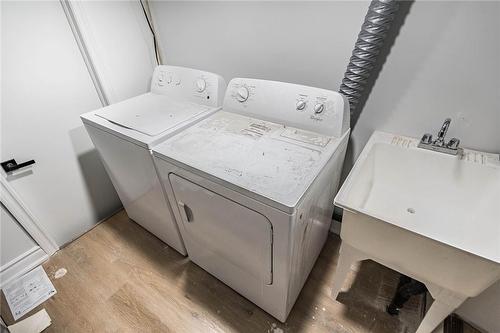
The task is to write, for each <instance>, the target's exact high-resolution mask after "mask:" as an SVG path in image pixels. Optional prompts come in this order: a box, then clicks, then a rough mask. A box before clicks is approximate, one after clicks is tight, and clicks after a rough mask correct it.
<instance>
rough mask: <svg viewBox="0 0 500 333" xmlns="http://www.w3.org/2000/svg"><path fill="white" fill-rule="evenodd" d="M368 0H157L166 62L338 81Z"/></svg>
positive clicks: (323, 83)
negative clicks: (231, 0) (288, 1)
mask: <svg viewBox="0 0 500 333" xmlns="http://www.w3.org/2000/svg"><path fill="white" fill-rule="evenodd" d="M368 3H369V2H368V1H351V2H314V3H307V2H291V3H284V2H215V3H212V2H191V1H187V2H171V1H165V2H162V1H151V2H150V8H151V11H152V14H153V18H154V22H155V26H156V29H157V30H158V33H159V37H160V38H159V41H160V45H161V46H162V50H163V51H164V62H166V63H167V64H171V65H180V66H188V67H194V68H199V69H203V70H208V71H212V72H215V73H218V74H220V75H222V76H223V77H224V78H225V79H226V81H227V82H229V80H231V79H232V78H234V77H253V78H260V79H270V80H277V81H285V82H292V83H299V84H305V85H312V86H317V87H321V88H327V89H338V87H339V85H340V81H341V79H342V77H343V75H344V71H345V66H346V64H347V62H348V60H349V57H350V55H351V51H352V46H353V43H354V41H355V39H356V36H357V34H358V32H359V29H360V26H361V23H362V22H363V18H364V15H365V14H366V9H367V6H368Z"/></svg>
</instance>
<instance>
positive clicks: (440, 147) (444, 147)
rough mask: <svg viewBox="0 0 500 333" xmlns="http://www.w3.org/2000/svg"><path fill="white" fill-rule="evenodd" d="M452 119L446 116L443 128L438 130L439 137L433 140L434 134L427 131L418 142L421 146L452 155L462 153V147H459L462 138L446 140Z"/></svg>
mask: <svg viewBox="0 0 500 333" xmlns="http://www.w3.org/2000/svg"><path fill="white" fill-rule="evenodd" d="M450 123H451V119H450V118H446V119H445V120H444V123H443V125H442V126H441V129H440V130H439V132H438V135H437V139H436V140H434V141H432V135H431V134H429V133H426V134H424V135H423V136H422V139H420V142H419V143H418V147H419V148H423V149H429V150H433V151H438V152H441V153H446V154H450V155H457V154H459V155H462V152H463V151H462V148H459V147H458V145H459V144H460V140H459V139H457V138H452V139H451V140H450V141H448V142H446V140H445V136H446V132H448V127H450Z"/></svg>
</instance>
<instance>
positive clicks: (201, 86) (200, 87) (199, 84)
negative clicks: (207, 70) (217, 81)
mask: <svg viewBox="0 0 500 333" xmlns="http://www.w3.org/2000/svg"><path fill="white" fill-rule="evenodd" d="M206 88H207V82H206V81H205V80H204V79H198V80H196V91H197V92H200V93H201V92H204V91H205V89H206Z"/></svg>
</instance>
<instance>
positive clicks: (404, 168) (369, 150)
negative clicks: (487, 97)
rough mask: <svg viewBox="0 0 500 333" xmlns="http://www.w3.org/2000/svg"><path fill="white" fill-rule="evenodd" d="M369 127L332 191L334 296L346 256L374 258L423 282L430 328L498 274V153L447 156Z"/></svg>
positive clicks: (422, 329)
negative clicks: (337, 245) (335, 210)
mask: <svg viewBox="0 0 500 333" xmlns="http://www.w3.org/2000/svg"><path fill="white" fill-rule="evenodd" d="M418 141H419V140H418V139H413V138H408V137H403V136H399V135H394V134H388V133H383V132H375V133H374V134H373V135H372V137H371V138H370V140H369V142H368V143H367V145H366V146H365V148H364V150H363V152H362V153H361V155H360V156H359V158H358V160H357V162H356V164H355V166H354V168H353V169H352V170H351V173H350V174H349V176H348V178H347V180H346V181H345V183H344V184H343V186H342V188H341V190H340V191H339V193H338V194H337V197H336V198H335V204H337V205H338V206H340V207H342V208H344V215H343V219H342V229H341V238H342V247H341V250H340V251H341V257H340V259H339V267H338V268H337V273H336V276H335V281H334V286H333V291H332V296H333V297H336V296H337V294H338V292H339V290H340V288H341V286H342V282H343V280H344V278H345V275H346V274H347V272H348V270H349V267H350V265H351V263H352V262H354V261H357V260H363V259H373V260H375V261H377V262H380V263H381V264H383V265H385V266H388V267H390V268H392V269H394V270H397V271H399V272H401V273H403V274H406V275H408V276H411V277H413V278H415V279H417V280H419V281H421V282H423V283H425V284H426V286H427V288H428V289H429V291H430V293H431V295H432V296H433V297H434V299H435V300H436V301H435V302H434V304H433V306H432V307H431V308H430V309H429V311H428V314H427V315H426V317H425V318H424V320H423V322H422V324H421V325H420V327H419V330H418V331H417V332H430V331H432V330H433V329H434V328H435V327H436V326H437V325H438V324H439V323H440V322H441V321H442V319H444V318H445V317H446V316H447V315H448V314H449V313H451V312H452V311H453V310H454V309H455V308H457V307H458V306H459V305H460V304H461V303H462V302H463V301H464V300H465V299H466V298H468V297H474V296H477V295H478V294H479V293H481V292H482V291H483V290H484V289H486V288H487V287H488V286H490V285H491V284H493V283H494V282H495V281H496V280H498V279H499V278H500V220H499V219H500V218H499V214H498V205H499V204H500V199H499V198H500V161H499V155H495V154H488V153H482V152H476V151H472V150H467V149H465V150H464V154H463V155H462V156H452V155H447V154H443V153H437V152H433V151H429V150H423V149H420V148H418V147H417V144H418Z"/></svg>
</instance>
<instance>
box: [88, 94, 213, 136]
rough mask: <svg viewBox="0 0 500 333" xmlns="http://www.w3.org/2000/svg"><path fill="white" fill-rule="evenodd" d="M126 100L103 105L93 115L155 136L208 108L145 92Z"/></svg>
mask: <svg viewBox="0 0 500 333" xmlns="http://www.w3.org/2000/svg"><path fill="white" fill-rule="evenodd" d="M126 102H127V103H126V104H122V105H121V106H122V107H118V108H116V107H107V108H103V109H101V110H100V111H98V112H95V115H96V116H98V117H101V118H104V119H106V120H108V121H110V122H112V123H114V124H116V125H120V126H122V127H125V128H128V129H132V130H135V131H137V132H140V133H143V134H146V135H149V136H155V135H158V134H160V133H163V132H165V131H166V130H168V129H170V128H173V127H175V126H177V125H178V124H180V123H182V122H185V121H187V120H189V119H191V118H193V117H196V116H197V115H199V114H201V113H204V112H207V111H208V110H210V109H211V108H210V107H209V106H205V105H199V104H194V103H191V102H179V101H176V100H173V99H172V98H170V97H168V96H164V95H154V96H152V95H151V94H145V95H141V96H138V97H136V98H133V99H130V100H127V101H126Z"/></svg>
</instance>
